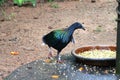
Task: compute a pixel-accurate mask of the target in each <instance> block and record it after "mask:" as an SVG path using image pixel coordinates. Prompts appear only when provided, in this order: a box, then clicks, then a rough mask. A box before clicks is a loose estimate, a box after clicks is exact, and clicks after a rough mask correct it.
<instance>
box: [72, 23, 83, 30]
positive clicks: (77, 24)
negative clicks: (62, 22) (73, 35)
mask: <svg viewBox="0 0 120 80" xmlns="http://www.w3.org/2000/svg"><path fill="white" fill-rule="evenodd" d="M73 26H75V29H83V30H85V28H84V27H83V26H82V24H81V23H79V22H75V23H74V24H73Z"/></svg>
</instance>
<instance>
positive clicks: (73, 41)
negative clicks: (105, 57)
mask: <svg viewBox="0 0 120 80" xmlns="http://www.w3.org/2000/svg"><path fill="white" fill-rule="evenodd" d="M71 42H72V43H73V44H74V47H75V39H74V38H73V36H72V41H71Z"/></svg>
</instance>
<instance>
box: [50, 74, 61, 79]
mask: <svg viewBox="0 0 120 80" xmlns="http://www.w3.org/2000/svg"><path fill="white" fill-rule="evenodd" d="M51 77H52V78H53V79H58V78H59V75H52V76H51Z"/></svg>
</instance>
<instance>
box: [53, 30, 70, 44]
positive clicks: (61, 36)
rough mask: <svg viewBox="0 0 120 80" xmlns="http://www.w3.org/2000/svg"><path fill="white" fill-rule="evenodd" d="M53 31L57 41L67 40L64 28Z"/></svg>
mask: <svg viewBox="0 0 120 80" xmlns="http://www.w3.org/2000/svg"><path fill="white" fill-rule="evenodd" d="M54 32H55V34H54V36H55V38H57V39H58V41H62V42H63V43H64V42H67V41H68V32H67V31H66V30H56V31H54Z"/></svg>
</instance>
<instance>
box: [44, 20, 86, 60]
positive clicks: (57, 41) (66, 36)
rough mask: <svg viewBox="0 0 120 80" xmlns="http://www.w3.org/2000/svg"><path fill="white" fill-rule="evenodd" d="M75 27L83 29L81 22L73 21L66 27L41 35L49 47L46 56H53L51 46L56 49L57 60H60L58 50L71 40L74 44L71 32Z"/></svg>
mask: <svg viewBox="0 0 120 80" xmlns="http://www.w3.org/2000/svg"><path fill="white" fill-rule="evenodd" d="M76 29H83V30H85V28H84V27H83V26H82V24H81V23H79V22H74V23H73V24H72V25H70V26H69V27H68V28H65V29H57V30H53V31H51V32H49V33H48V34H46V35H44V36H43V37H42V41H43V43H45V44H46V45H48V47H49V55H48V58H51V57H53V56H52V51H51V48H54V49H56V50H57V56H56V58H57V62H62V60H61V57H60V52H61V51H62V50H63V49H64V48H65V47H66V46H67V45H68V43H70V42H73V43H74V44H75V40H74V38H73V33H74V31H75V30H76Z"/></svg>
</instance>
